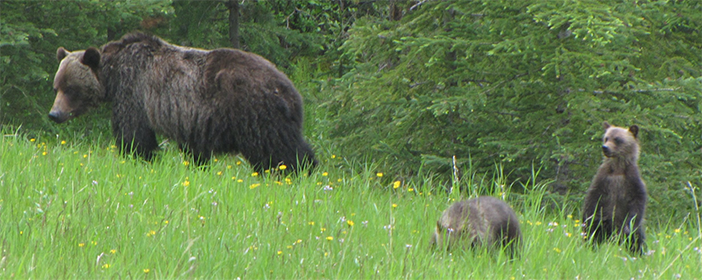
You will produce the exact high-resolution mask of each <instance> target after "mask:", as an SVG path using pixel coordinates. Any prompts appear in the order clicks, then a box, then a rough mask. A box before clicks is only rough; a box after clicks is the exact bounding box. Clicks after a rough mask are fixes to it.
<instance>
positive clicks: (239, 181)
mask: <svg viewBox="0 0 702 280" xmlns="http://www.w3.org/2000/svg"><path fill="white" fill-rule="evenodd" d="M236 182H237V183H243V182H244V180H242V179H239V180H236Z"/></svg>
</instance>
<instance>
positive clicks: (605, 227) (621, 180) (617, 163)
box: [583, 122, 647, 254]
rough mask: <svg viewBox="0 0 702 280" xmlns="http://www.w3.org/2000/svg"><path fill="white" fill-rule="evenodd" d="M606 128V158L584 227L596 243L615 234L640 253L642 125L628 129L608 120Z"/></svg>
mask: <svg viewBox="0 0 702 280" xmlns="http://www.w3.org/2000/svg"><path fill="white" fill-rule="evenodd" d="M604 128H605V134H604V138H603V144H602V153H603V154H604V162H603V163H602V165H600V168H599V169H598V170H597V175H595V178H594V179H592V184H591V185H590V188H589V189H588V190H587V195H586V196H585V201H584V202H583V223H584V224H583V229H584V232H585V234H586V236H587V238H588V239H589V240H591V242H592V243H594V244H595V245H597V244H599V243H602V242H604V241H606V240H608V239H609V238H611V237H615V238H619V240H620V241H624V242H625V243H626V244H627V245H628V248H629V250H630V251H631V252H632V253H636V254H641V253H642V252H643V246H644V241H645V239H646V235H645V233H644V228H643V218H644V212H645V210H646V201H647V196H646V186H645V185H644V182H643V180H641V175H640V174H639V166H638V165H637V161H638V159H639V143H638V138H637V137H638V133H639V127H638V126H636V125H632V126H631V127H629V129H626V128H623V127H616V126H612V125H610V124H609V123H607V122H605V123H604Z"/></svg>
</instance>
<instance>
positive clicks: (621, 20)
mask: <svg viewBox="0 0 702 280" xmlns="http://www.w3.org/2000/svg"><path fill="white" fill-rule="evenodd" d="M136 30H141V31H145V32H148V33H152V34H155V35H158V36H160V37H162V38H164V39H166V40H167V41H169V42H171V43H174V44H178V45H184V46H193V47H199V48H206V49H211V48H218V47H238V48H241V49H243V50H246V51H250V52H254V53H258V54H260V55H262V56H264V57H266V58H268V59H269V60H271V61H272V62H274V63H275V64H276V65H278V67H279V68H280V69H281V70H283V71H284V72H286V73H287V74H288V75H289V76H290V78H291V79H292V80H293V81H294V82H295V83H296V86H297V87H298V89H299V90H300V92H301V93H302V94H303V96H304V98H305V102H306V117H307V119H306V127H305V129H306V131H305V132H306V135H307V138H308V139H309V140H310V141H309V142H311V144H312V145H313V146H314V147H315V149H316V150H317V153H319V154H321V155H332V154H335V155H343V156H344V157H345V158H347V159H349V160H348V161H346V163H345V164H347V165H353V164H366V163H373V164H375V165H377V166H378V168H379V169H381V170H384V171H385V172H386V174H392V178H389V179H388V180H396V179H399V180H413V178H417V177H425V176H435V177H437V178H438V179H440V180H437V181H443V182H446V185H447V186H448V185H459V186H461V187H470V185H469V184H467V182H469V181H471V180H472V179H475V178H476V176H477V177H480V176H490V175H489V174H494V173H495V172H504V173H506V174H505V175H506V176H507V177H508V178H509V179H510V182H516V183H515V184H513V185H512V187H513V188H514V189H515V190H514V191H517V192H518V191H520V190H519V188H520V184H518V182H523V181H524V180H527V179H528V178H529V177H530V176H531V173H532V172H533V170H534V169H537V170H540V171H539V175H538V176H539V177H540V178H541V179H544V180H553V181H552V183H551V184H550V185H551V190H550V192H551V198H553V199H554V201H556V202H561V203H562V202H567V201H572V202H574V203H573V204H574V205H579V201H580V200H581V199H582V196H583V193H584V191H585V189H586V188H587V186H588V185H589V182H590V179H591V178H592V176H593V175H594V173H595V171H596V169H597V166H598V165H599V164H600V163H601V160H602V156H601V152H600V144H599V143H600V138H601V136H602V132H603V129H602V122H603V121H609V122H610V123H612V124H615V125H619V126H629V125H632V124H636V125H638V126H639V127H641V132H640V137H641V139H640V141H641V145H642V152H641V160H640V162H639V164H640V166H641V170H642V175H643V177H644V180H645V181H646V182H647V185H648V189H649V196H650V204H649V207H650V209H651V211H652V212H654V213H659V214H660V213H664V215H666V216H667V215H679V216H680V215H682V216H684V215H685V214H686V213H688V212H689V211H691V210H692V208H694V203H689V202H690V201H692V200H691V197H692V196H691V192H690V191H691V188H692V186H700V185H702V123H701V121H702V114H701V112H700V110H701V106H700V105H701V104H700V98H701V97H702V96H701V95H702V78H701V76H702V68H701V66H702V65H701V64H702V36H701V34H700V32H701V31H702V4H701V3H700V2H699V1H697V0H674V1H646V0H639V1H611V0H610V1H608V0H482V1H481V0H473V1H470V0H446V1H429V0H424V1H401V0H387V1H362V0H348V1H346V0H340V1H314V0H306V1H303V0H293V1H288V0H270V1H246V0H238V1H236V0H231V1H170V0H163V1H155V0H154V1H7V0H2V1H0V75H1V76H0V125H2V126H3V131H5V132H7V131H19V132H22V133H24V134H26V135H32V136H33V137H43V138H45V139H46V141H51V139H52V137H54V138H55V135H62V136H63V137H67V136H70V137H74V138H77V139H85V140H91V139H95V138H98V136H97V135H109V131H110V130H109V110H107V107H105V108H103V109H101V110H97V111H96V112H94V113H92V114H90V115H87V116H85V117H82V118H79V119H76V120H74V121H72V122H71V123H70V124H69V125H55V124H53V123H51V122H50V121H49V120H48V118H47V117H46V115H47V113H48V111H49V109H50V107H51V104H52V102H53V98H54V93H53V90H52V81H53V74H54V72H55V71H56V69H57V67H58V62H57V61H56V58H55V57H56V56H55V53H56V49H57V48H58V47H59V46H63V47H65V48H67V49H69V50H77V49H85V48H87V47H90V46H100V45H102V44H105V43H106V42H108V41H110V40H116V39H118V38H120V37H121V36H122V35H124V34H127V33H129V32H133V31H136ZM102 138H109V137H102ZM340 168H343V166H340ZM503 170H504V171H503ZM469 179H470V180H469ZM698 203H699V202H698Z"/></svg>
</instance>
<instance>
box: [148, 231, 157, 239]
mask: <svg viewBox="0 0 702 280" xmlns="http://www.w3.org/2000/svg"><path fill="white" fill-rule="evenodd" d="M154 235H156V231H154V230H150V231H149V232H147V233H146V237H151V236H154Z"/></svg>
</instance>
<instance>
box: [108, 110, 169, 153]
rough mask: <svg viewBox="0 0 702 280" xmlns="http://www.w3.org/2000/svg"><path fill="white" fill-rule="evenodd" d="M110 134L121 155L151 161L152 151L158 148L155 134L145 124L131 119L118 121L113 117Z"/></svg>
mask: <svg viewBox="0 0 702 280" xmlns="http://www.w3.org/2000/svg"><path fill="white" fill-rule="evenodd" d="M112 132H113V134H114V135H115V138H116V142H117V143H116V145H117V147H119V150H120V153H121V154H123V155H126V154H134V155H137V156H139V157H141V158H143V159H144V160H146V161H151V160H152V159H153V151H154V150H155V149H157V148H158V142H157V141H156V133H155V132H154V131H153V130H152V129H151V128H150V127H148V125H147V124H145V123H140V122H138V121H135V120H134V119H133V118H127V119H126V120H120V119H115V118H114V116H113V119H112Z"/></svg>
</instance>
